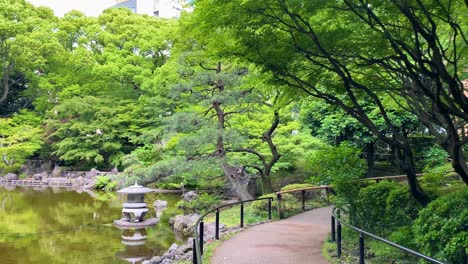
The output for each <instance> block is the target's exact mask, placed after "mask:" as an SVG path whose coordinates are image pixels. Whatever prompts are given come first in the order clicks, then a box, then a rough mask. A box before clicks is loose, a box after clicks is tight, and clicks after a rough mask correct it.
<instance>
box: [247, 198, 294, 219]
mask: <svg viewBox="0 0 468 264" xmlns="http://www.w3.org/2000/svg"><path fill="white" fill-rule="evenodd" d="M264 197H272V198H274V199H273V202H272V203H271V207H272V210H273V211H275V210H276V208H277V207H278V200H277V199H276V194H274V193H270V194H266V195H262V196H260V197H259V198H264ZM281 198H282V200H281V211H282V212H283V213H284V215H285V216H286V217H288V216H291V215H294V214H296V213H298V212H299V211H300V210H301V206H302V205H301V203H300V202H299V200H298V199H297V198H295V197H294V196H293V195H292V194H289V193H285V194H282V197H281ZM250 207H251V208H252V212H253V213H254V214H256V215H262V216H264V215H267V214H268V201H267V200H260V201H254V202H252V203H251V204H250Z"/></svg>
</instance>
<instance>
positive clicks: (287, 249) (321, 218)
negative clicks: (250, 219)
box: [210, 207, 332, 264]
mask: <svg viewBox="0 0 468 264" xmlns="http://www.w3.org/2000/svg"><path fill="white" fill-rule="evenodd" d="M331 211H332V207H325V208H320V209H315V210H312V211H308V212H305V213H302V214H299V215H296V216H293V217H291V218H288V219H285V220H281V221H276V222H271V223H267V224H263V225H257V226H254V227H251V228H248V229H246V230H244V231H242V232H240V233H239V234H237V235H235V236H234V237H232V238H231V239H229V240H227V241H225V242H223V243H222V244H221V245H220V246H219V247H218V248H216V250H215V252H214V254H213V257H212V258H211V262H210V263H212V264H302V263H304V264H305V263H307V264H310V263H314V264H327V263H328V262H327V261H326V260H325V258H323V257H322V254H321V251H322V245H323V242H324V241H325V239H326V238H327V235H328V233H329V232H330V218H331Z"/></svg>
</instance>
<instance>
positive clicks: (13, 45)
mask: <svg viewBox="0 0 468 264" xmlns="http://www.w3.org/2000/svg"><path fill="white" fill-rule="evenodd" d="M0 10H1V12H0V32H2V34H1V35H0V80H1V85H0V107H2V108H3V109H6V110H7V111H10V112H11V111H12V110H14V111H15V110H16V111H17V110H18V109H16V108H17V107H15V106H12V104H13V103H12V100H11V99H10V97H11V96H18V93H19V92H20V91H22V90H24V88H25V83H26V82H27V80H30V79H33V78H35V77H36V70H37V69H38V68H39V67H41V66H42V65H44V62H45V57H46V56H47V54H49V53H50V52H51V50H53V49H54V48H53V45H51V44H50V43H51V42H47V41H46V39H47V38H48V37H49V36H50V35H51V34H52V30H53V28H54V25H55V17H54V16H53V13H52V10H50V9H47V8H35V7H34V6H32V5H31V4H29V3H28V2H26V1H24V0H20V1H13V0H2V1H0ZM52 43H53V41H52ZM23 102H24V103H25V105H26V106H28V105H29V104H30V102H31V101H30V100H23ZM6 104H8V105H9V106H5V105H6ZM0 115H4V113H0Z"/></svg>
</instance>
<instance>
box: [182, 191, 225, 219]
mask: <svg viewBox="0 0 468 264" xmlns="http://www.w3.org/2000/svg"><path fill="white" fill-rule="evenodd" d="M219 202H220V200H219V198H218V197H217V196H214V195H210V194H207V193H202V194H198V196H197V197H196V198H195V199H193V200H191V201H184V200H181V201H179V202H178V203H177V204H176V205H177V207H179V208H180V209H182V210H183V211H184V213H186V214H190V213H199V214H202V213H204V212H206V211H208V210H209V209H211V208H212V207H213V206H214V205H217V204H219Z"/></svg>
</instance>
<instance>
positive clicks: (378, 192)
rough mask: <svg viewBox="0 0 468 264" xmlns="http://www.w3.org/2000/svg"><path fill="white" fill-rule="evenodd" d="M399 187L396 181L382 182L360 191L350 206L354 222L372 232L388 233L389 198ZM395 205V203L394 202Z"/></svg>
mask: <svg viewBox="0 0 468 264" xmlns="http://www.w3.org/2000/svg"><path fill="white" fill-rule="evenodd" d="M397 187H398V185H397V184H396V183H392V182H381V183H378V184H373V185H371V186H369V187H366V188H363V189H361V190H360V191H359V193H358V195H357V197H356V199H355V200H354V201H353V203H352V204H353V207H352V208H350V213H351V215H350V216H353V215H354V217H356V218H355V219H353V218H354V217H352V218H351V220H352V222H353V223H354V224H357V225H358V226H359V227H361V228H362V229H364V230H367V231H369V232H371V233H376V234H380V235H386V234H385V232H389V231H390V230H389V227H388V224H389V222H388V220H387V210H386V209H387V208H386V207H387V206H386V205H387V198H388V197H389V195H390V193H391V192H392V191H393V190H395V189H396V188H397ZM392 205H393V204H392Z"/></svg>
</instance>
